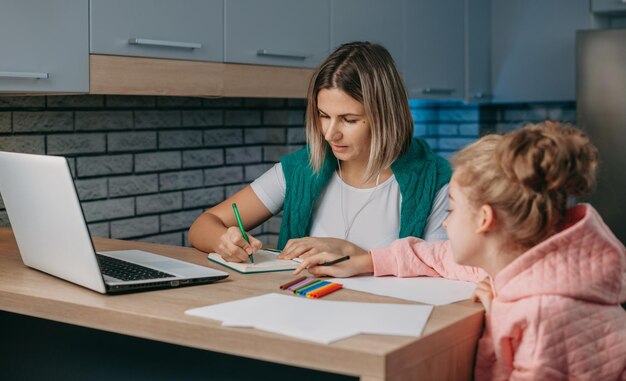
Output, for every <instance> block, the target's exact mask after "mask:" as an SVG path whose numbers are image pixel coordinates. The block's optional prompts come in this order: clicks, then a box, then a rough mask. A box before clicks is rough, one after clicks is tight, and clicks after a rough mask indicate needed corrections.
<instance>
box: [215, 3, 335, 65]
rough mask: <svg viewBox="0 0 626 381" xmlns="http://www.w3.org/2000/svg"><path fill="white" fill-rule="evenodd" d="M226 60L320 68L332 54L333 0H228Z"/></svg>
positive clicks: (225, 10)
mask: <svg viewBox="0 0 626 381" xmlns="http://www.w3.org/2000/svg"><path fill="white" fill-rule="evenodd" d="M224 7H225V8H224V23H225V25H224V61H225V62H231V63H244V64H257V65H273V66H291V67H309V68H313V67H316V66H317V65H318V64H319V63H320V62H321V61H322V60H323V59H324V58H326V56H327V55H328V53H329V40H330V38H329V35H330V25H329V24H330V23H329V19H330V18H329V8H330V2H329V0H315V1H311V0H264V1H258V0H225V1H224Z"/></svg>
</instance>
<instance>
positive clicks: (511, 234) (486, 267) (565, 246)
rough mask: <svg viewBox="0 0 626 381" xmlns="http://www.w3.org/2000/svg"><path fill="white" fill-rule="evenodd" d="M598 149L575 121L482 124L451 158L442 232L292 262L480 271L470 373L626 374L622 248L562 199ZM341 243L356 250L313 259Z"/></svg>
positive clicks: (403, 270)
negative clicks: (490, 127)
mask: <svg viewBox="0 0 626 381" xmlns="http://www.w3.org/2000/svg"><path fill="white" fill-rule="evenodd" d="M597 160H598V159H597V150H596V148H595V147H594V146H593V145H592V144H591V143H590V142H589V140H588V139H587V137H586V136H585V135H584V134H583V133H581V132H580V131H578V130H576V129H574V128H572V127H570V126H561V125H559V124H558V123H553V122H545V123H542V124H539V125H530V126H527V127H524V128H522V129H521V130H518V131H515V132H512V133H510V134H508V135H505V136H495V135H490V136H486V137H484V138H482V139H480V140H479V141H478V142H476V143H474V144H473V145H470V146H469V147H467V148H465V149H463V150H462V151H460V152H459V153H458V155H456V156H455V158H454V161H453V166H454V168H455V172H454V175H453V177H452V180H451V182H450V194H449V204H450V215H449V216H448V218H447V219H446V221H445V223H444V226H445V227H446V229H447V231H448V235H449V241H444V242H432V243H428V242H424V241H422V240H420V239H417V238H407V239H404V240H399V241H397V242H395V243H394V244H393V245H391V246H390V247H389V248H387V249H377V250H371V251H370V252H369V253H367V252H364V251H363V250H362V249H359V248H357V247H355V246H354V245H347V244H346V245H344V246H343V249H342V250H343V252H342V253H341V254H339V253H328V252H325V253H321V254H318V255H315V256H312V257H309V258H307V259H306V260H305V261H304V262H303V263H302V264H301V266H300V267H299V268H298V269H297V270H296V272H300V271H302V270H303V269H306V268H308V269H309V272H310V273H312V274H315V275H331V276H340V277H345V276H352V275H355V274H359V273H371V272H373V273H374V275H375V276H382V275H395V276H401V277H407V276H443V277H447V278H451V279H461V280H470V281H475V282H479V281H480V280H481V279H482V277H483V276H485V275H488V276H489V278H488V280H489V281H487V282H483V283H481V284H479V286H478V287H477V291H476V297H478V298H479V299H480V300H481V301H482V302H483V304H484V306H485V309H486V311H487V319H486V329H485V332H484V334H483V337H482V339H481V340H480V342H479V346H478V357H477V363H476V370H475V376H476V379H477V380H505V379H524V380H564V379H577V380H583V379H584V380H625V379H626V312H625V311H624V310H623V309H622V308H621V306H620V305H619V303H623V302H624V301H626V249H625V248H624V246H623V245H622V243H621V242H619V240H617V238H616V237H615V236H614V235H613V234H612V233H611V231H610V230H609V228H608V227H607V226H606V225H605V224H604V223H603V221H602V219H601V218H600V216H599V215H598V213H597V212H596V211H595V210H594V209H593V207H592V206H591V205H588V204H579V205H576V206H574V207H571V208H567V203H568V199H569V198H570V197H577V196H583V195H586V194H589V193H590V192H591V190H592V188H593V185H594V181H595V170H596V165H597ZM344 254H351V255H355V254H357V256H355V257H354V258H353V259H352V258H351V259H350V260H349V261H346V262H343V263H342V264H338V265H335V266H326V267H322V266H319V267H317V266H316V265H318V264H322V263H324V262H326V261H328V260H332V259H334V258H336V257H337V256H340V255H344ZM358 254H364V255H358ZM470 266H473V267H470ZM492 298H493V299H492Z"/></svg>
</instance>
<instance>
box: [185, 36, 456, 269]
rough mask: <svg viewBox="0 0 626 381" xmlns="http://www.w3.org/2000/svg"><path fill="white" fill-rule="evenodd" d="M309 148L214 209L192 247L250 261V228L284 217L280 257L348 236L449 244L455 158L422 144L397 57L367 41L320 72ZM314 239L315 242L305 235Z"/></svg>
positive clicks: (370, 241)
mask: <svg viewBox="0 0 626 381" xmlns="http://www.w3.org/2000/svg"><path fill="white" fill-rule="evenodd" d="M307 98H308V104H307V114H306V134H307V142H308V145H307V147H306V148H305V149H303V150H301V151H298V152H295V153H293V154H291V155H288V156H286V157H283V158H282V159H281V161H280V163H278V164H276V165H275V166H274V167H273V168H271V169H270V170H269V171H268V172H266V173H265V174H263V175H262V176H261V177H259V178H258V179H257V180H255V181H254V182H253V183H252V184H251V185H250V186H247V187H245V188H244V189H242V190H241V191H239V192H238V193H236V194H235V195H233V196H232V197H230V198H228V199H227V200H225V201H224V202H222V203H220V204H218V205H216V206H214V207H212V208H210V209H208V210H207V211H206V212H205V213H203V214H202V215H201V216H200V217H198V219H197V220H196V221H195V222H194V223H193V225H192V226H191V228H190V230H189V241H190V243H191V244H192V245H193V246H194V247H196V248H197V249H199V250H202V251H205V252H217V253H220V254H221V255H222V257H224V259H226V260H228V261H234V262H245V261H248V260H249V259H248V255H249V254H251V253H253V252H254V251H255V250H257V249H260V248H261V247H262V244H261V242H260V241H259V240H257V239H255V238H254V237H252V236H250V235H248V238H249V242H247V241H246V240H244V237H243V236H242V234H241V232H240V230H239V228H238V227H237V221H236V219H235V216H234V214H233V210H232V208H231V205H232V204H233V203H236V204H237V206H238V209H239V212H240V215H241V219H242V220H243V223H244V228H245V229H246V230H249V229H252V228H254V227H256V226H258V225H259V224H261V223H263V222H264V221H266V220H267V219H269V218H270V217H271V216H272V215H274V214H277V213H279V212H280V211H281V210H282V211H283V217H282V224H281V229H280V236H279V241H278V248H279V249H282V250H283V252H282V254H281V257H283V258H294V257H299V256H301V257H307V256H310V255H313V254H315V253H318V252H320V251H326V250H331V249H332V248H333V247H335V246H334V245H335V244H337V245H340V244H341V242H342V240H348V241H350V242H353V243H355V244H356V245H358V246H360V247H362V248H364V249H373V248H379V247H385V246H387V245H388V244H389V243H391V242H392V241H394V240H395V239H398V238H403V237H408V236H415V237H422V238H424V239H426V240H443V239H446V238H447V236H446V234H445V230H444V229H443V227H442V223H443V220H444V219H445V217H446V208H447V205H446V200H447V183H448V181H449V179H450V175H451V170H450V167H449V165H448V163H447V161H446V160H445V159H443V158H441V157H439V156H437V155H435V154H433V153H432V151H431V150H430V149H429V147H428V146H427V144H426V143H424V142H423V141H421V140H419V139H414V138H413V120H412V117H411V112H410V109H409V104H408V99H407V96H406V91H405V89H404V85H403V83H402V79H401V78H400V75H399V74H398V72H397V69H396V67H395V64H394V62H393V59H392V58H391V55H390V54H389V52H388V51H387V50H386V49H385V48H383V47H382V46H380V45H376V44H371V43H367V42H355V43H349V44H344V45H342V46H340V47H339V48H337V50H335V51H334V52H333V53H332V54H331V55H330V56H329V57H328V58H327V59H326V60H325V61H324V62H323V63H322V64H321V65H320V67H319V68H318V69H317V70H316V71H315V73H314V74H313V76H312V78H311V83H310V85H309V91H308V97H307ZM305 237H314V238H305Z"/></svg>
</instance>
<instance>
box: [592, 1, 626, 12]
mask: <svg viewBox="0 0 626 381" xmlns="http://www.w3.org/2000/svg"><path fill="white" fill-rule="evenodd" d="M591 12H594V13H624V14H626V0H591Z"/></svg>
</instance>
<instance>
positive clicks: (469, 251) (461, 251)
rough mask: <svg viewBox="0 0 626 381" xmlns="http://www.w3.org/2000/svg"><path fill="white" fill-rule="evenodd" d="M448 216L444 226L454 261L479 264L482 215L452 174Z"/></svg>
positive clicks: (468, 264)
mask: <svg viewBox="0 0 626 381" xmlns="http://www.w3.org/2000/svg"><path fill="white" fill-rule="evenodd" d="M448 211H449V214H448V217H447V218H446V220H445V221H444V222H443V226H444V227H445V228H446V231H447V232H448V239H449V241H450V248H451V249H452V255H453V257H454V261H455V262H456V263H458V264H461V265H466V266H478V265H479V264H480V262H481V258H480V257H481V253H482V252H483V251H484V250H483V237H482V235H481V234H480V233H478V232H477V230H478V229H479V227H480V221H481V216H480V213H479V211H478V210H477V208H476V207H475V206H474V205H473V204H472V203H471V202H470V200H469V199H468V198H467V196H466V194H465V191H464V189H463V187H461V186H460V185H459V184H458V182H457V181H456V179H455V176H452V179H451V180H450V188H449V193H448Z"/></svg>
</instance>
